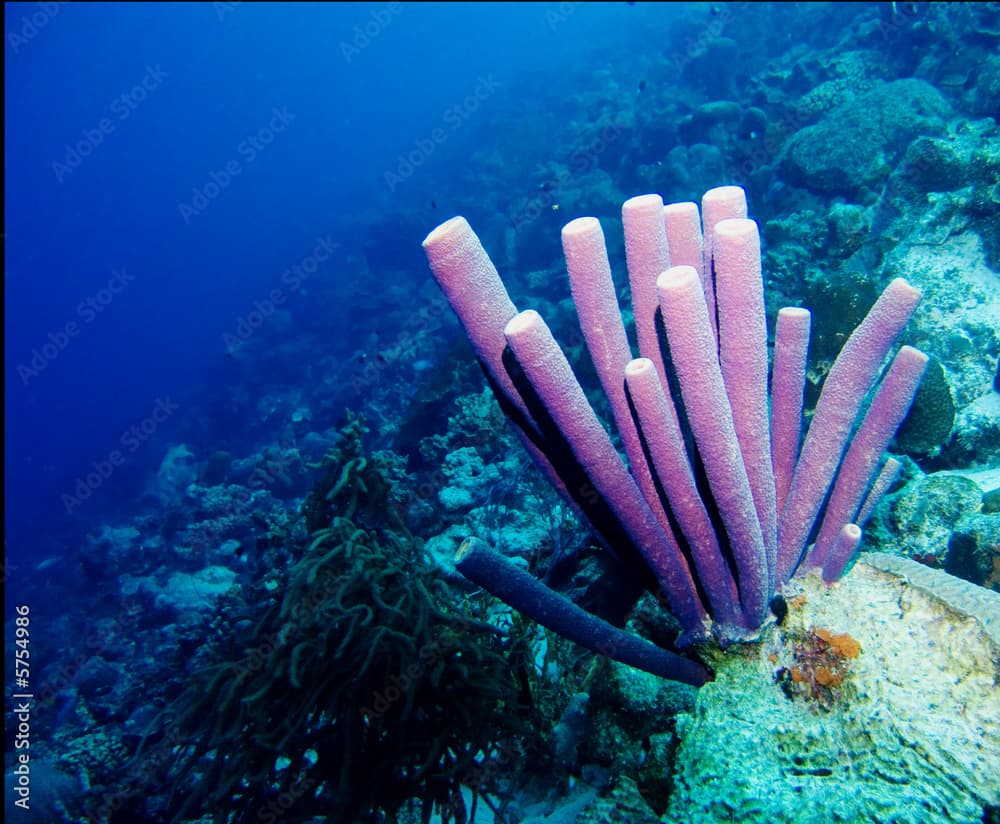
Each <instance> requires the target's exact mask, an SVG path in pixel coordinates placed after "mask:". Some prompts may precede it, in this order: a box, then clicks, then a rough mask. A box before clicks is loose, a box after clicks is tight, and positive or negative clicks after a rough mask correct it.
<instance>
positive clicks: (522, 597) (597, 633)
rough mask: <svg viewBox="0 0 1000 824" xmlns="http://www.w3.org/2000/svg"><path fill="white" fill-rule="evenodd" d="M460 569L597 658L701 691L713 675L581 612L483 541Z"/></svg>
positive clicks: (469, 544)
mask: <svg viewBox="0 0 1000 824" xmlns="http://www.w3.org/2000/svg"><path fill="white" fill-rule="evenodd" d="M455 567H456V568H457V569H458V571H459V572H461V573H462V574H463V575H464V576H465V577H466V578H468V579H469V580H470V581H472V582H473V583H475V584H478V585H479V586H481V587H482V588H483V589H485V590H487V591H489V592H491V593H492V594H493V595H495V596H496V597H497V598H499V599H500V600H501V601H503V602H504V603H506V604H509V605H510V606H512V607H513V608H514V609H516V610H518V612H523V613H524V614H525V615H528V616H530V617H531V618H532V619H534V620H535V621H537V622H538V623H539V624H541V625H542V626H543V627H547V628H548V629H550V630H552V631H553V632H555V633H558V634H559V635H562V636H564V637H565V638H569V639H570V640H571V641H574V642H575V643H577V644H579V645H580V646H581V647H585V648H586V649H589V650H591V651H592V652H597V653H600V654H601V655H607V656H608V657H609V658H613V659H614V660H616V661H621V662H622V663H623V664H628V665H629V666H632V667H637V668H638V669H641V670H645V671H646V672H651V673H653V674H654V675H660V676H662V677H663V678H669V679H671V680H673V681H681V682H683V683H685V684H691V685H692V686H695V687H700V686H701V685H702V684H704V683H705V682H706V681H707V680H708V678H709V675H708V672H707V670H705V668H704V667H702V666H701V665H700V664H698V663H696V662H694V661H690V660H688V659H687V658H682V657H681V656H680V655H675V654H674V653H672V652H668V651H667V650H665V649H662V648H660V647H658V646H656V645H655V644H651V643H650V642H649V641H646V640H644V639H642V638H639V637H638V636H636V635H632V634H631V633H629V632H625V631H624V630H621V629H618V628H617V627H614V626H612V625H611V624H609V623H608V622H607V621H603V620H601V619H600V618H598V617H597V616H596V615H591V614H590V613H589V612H586V611H585V610H582V609H580V607H578V606H577V605H576V604H574V603H573V602H572V601H570V600H569V599H568V598H565V597H563V596H562V595H560V594H559V593H558V592H554V591H553V590H551V589H549V587H547V586H545V585H544V584H542V583H541V582H540V581H538V580H537V579H536V578H534V577H532V576H531V575H530V574H529V573H528V572H526V571H525V570H523V569H521V567H519V566H517V565H516V564H515V563H513V562H512V561H511V560H510V559H509V558H507V557H505V556H503V555H501V554H500V553H499V552H495V551H494V550H493V549H492V548H491V547H490V546H489V544H487V543H486V542H485V541H481V540H479V539H478V538H467V539H466V540H465V541H463V542H462V545H461V546H460V547H459V548H458V551H457V552H456V553H455Z"/></svg>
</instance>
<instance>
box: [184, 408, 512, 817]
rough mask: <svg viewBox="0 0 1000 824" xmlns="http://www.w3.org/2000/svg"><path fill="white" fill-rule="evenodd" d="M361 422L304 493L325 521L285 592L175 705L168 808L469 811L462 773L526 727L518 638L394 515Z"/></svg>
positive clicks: (387, 465)
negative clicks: (515, 660) (494, 621)
mask: <svg viewBox="0 0 1000 824" xmlns="http://www.w3.org/2000/svg"><path fill="white" fill-rule="evenodd" d="M361 432H362V427H361V426H360V422H358V421H352V422H351V423H349V425H348V427H347V428H346V429H345V433H344V438H343V440H342V443H341V444H340V445H339V446H338V448H337V449H336V450H334V453H333V454H336V455H337V456H339V459H340V461H339V463H332V464H331V465H330V466H329V467H325V469H326V470H327V471H325V472H324V475H323V477H322V478H321V480H320V482H319V483H318V485H317V488H316V490H315V494H314V495H312V496H310V501H311V502H312V504H313V505H312V506H307V507H305V509H306V511H307V512H308V513H309V514H310V515H311V517H312V518H313V519H315V520H314V523H317V524H319V522H320V519H321V516H320V515H319V513H320V512H321V511H322V512H323V513H325V515H324V516H323V517H325V518H326V521H325V523H324V524H323V525H322V526H321V528H319V529H318V530H317V531H315V532H314V533H313V534H312V536H311V543H310V544H309V546H308V547H307V548H306V549H305V551H304V552H303V554H302V556H301V558H300V560H298V561H297V562H296V563H295V565H294V566H293V567H292V568H291V569H290V570H289V572H288V575H287V578H286V583H285V585H284V588H283V590H282V591H281V595H280V597H278V598H277V599H275V600H273V601H272V602H271V603H270V604H265V605H264V606H263V607H262V608H261V610H259V617H258V619H257V624H256V627H255V628H254V629H253V631H252V632H251V633H250V634H249V637H248V638H247V640H246V641H245V642H244V643H242V644H239V645H235V647H236V652H235V654H233V653H232V652H230V653H229V654H227V655H224V656H222V657H223V660H220V661H219V662H218V663H216V664H214V665H212V666H210V667H208V668H207V669H205V670H203V671H201V672H198V673H196V674H195V675H194V677H193V678H192V685H191V687H190V689H189V690H188V691H187V692H186V693H185V695H183V696H182V697H181V699H180V700H179V701H178V702H177V704H176V706H175V707H174V708H172V712H173V713H174V714H175V716H176V724H175V728H176V729H177V730H178V731H179V733H180V739H181V744H180V747H179V750H178V753H179V755H178V757H177V759H176V763H175V766H174V769H173V775H172V777H171V779H172V785H173V787H174V795H173V798H172V799H171V802H170V805H169V812H170V816H172V817H173V820H177V821H180V820H184V819H186V818H187V817H189V816H191V815H192V814H194V813H195V812H196V811H197V814H199V815H200V814H201V812H202V811H203V810H211V811H213V815H214V820H215V821H218V822H236V821H257V820H274V818H272V817H269V815H268V811H270V812H271V813H274V814H275V815H277V814H278V813H280V814H281V815H283V816H285V820H288V821H306V820H312V817H313V816H319V817H326V818H327V819H328V820H331V821H352V822H355V821H356V822H369V821H370V822H375V821H396V820H398V819H397V816H398V815H399V813H400V811H401V810H403V809H409V810H411V811H412V810H413V809H415V808H421V810H422V816H423V818H422V820H424V821H427V820H429V818H430V815H431V811H432V809H437V810H438V812H439V814H440V815H441V818H442V820H443V821H456V822H463V823H464V822H465V821H466V820H467V814H468V811H466V810H465V807H464V802H463V801H462V795H461V793H460V791H459V790H460V786H462V785H465V786H469V784H470V781H471V779H470V776H474V775H477V774H478V773H477V770H479V768H481V766H482V764H483V759H484V758H486V759H488V758H490V757H491V755H494V754H496V753H497V752H498V751H499V748H500V747H501V745H504V746H507V744H506V742H508V741H509V740H510V738H511V731H512V730H513V729H516V728H517V725H518V722H517V720H516V718H515V717H514V716H515V715H516V712H515V709H516V707H515V705H516V704H517V702H518V700H519V696H520V692H519V687H518V685H517V684H516V683H515V681H514V679H513V677H512V676H511V675H510V672H511V663H510V661H509V660H508V657H507V656H508V655H509V654H510V651H511V650H510V645H511V643H513V642H508V641H504V640H503V639H502V638H501V637H500V635H499V634H498V633H497V631H496V630H495V629H494V628H493V627H491V626H489V625H487V624H484V623H481V622H479V621H478V620H476V619H475V618H474V617H473V616H471V615H470V614H468V613H467V612H466V611H464V610H463V608H461V607H460V606H459V605H458V604H457V603H456V602H455V600H454V598H453V597H452V596H451V595H450V594H449V593H447V592H446V591H445V589H446V587H445V584H444V582H443V581H442V580H441V578H440V576H439V575H437V574H436V571H435V570H434V569H433V568H432V567H431V566H430V564H428V563H427V562H426V560H425V558H424V554H423V548H422V544H421V543H420V541H419V540H417V539H415V538H414V537H413V536H412V535H410V534H409V533H408V532H406V531H403V530H405V527H403V528H402V530H400V529H399V527H398V526H397V525H396V524H395V522H394V520H393V519H392V518H391V517H390V515H389V512H390V509H391V508H390V506H389V504H390V502H391V498H392V496H393V494H394V492H395V482H394V480H393V478H392V476H391V474H390V470H391V467H392V466H393V465H394V463H395V462H394V461H393V460H392V458H391V457H389V456H387V455H386V454H380V453H375V454H370V455H366V454H365V453H364V452H363V451H362V449H361V447H360V437H361ZM369 496H371V497H372V498H373V500H370V499H369ZM362 500H364V501H365V503H366V504H370V505H371V510H370V511H369V509H368V507H363V506H362V505H361V504H360V501H362ZM320 502H322V503H320ZM349 512H350V513H352V515H353V516H354V517H355V518H358V519H359V520H358V521H356V520H353V519H352V518H351V517H348V515H347V514H346V513H349ZM376 512H380V513H382V517H381V518H376V517H375V516H374V514H373V513H376ZM361 518H365V519H366V520H365V521H364V525H361V523H360V519H361ZM471 789H472V790H473V792H474V793H480V792H485V791H490V792H495V790H496V787H495V780H493V781H491V782H490V783H489V786H484V785H475V786H472V787H471ZM474 797H475V796H474Z"/></svg>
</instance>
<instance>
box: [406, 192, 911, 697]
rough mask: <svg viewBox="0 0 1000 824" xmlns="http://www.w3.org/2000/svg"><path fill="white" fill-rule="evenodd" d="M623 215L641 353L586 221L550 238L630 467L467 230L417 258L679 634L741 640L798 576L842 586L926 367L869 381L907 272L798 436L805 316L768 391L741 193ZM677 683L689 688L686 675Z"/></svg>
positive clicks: (598, 526)
mask: <svg viewBox="0 0 1000 824" xmlns="http://www.w3.org/2000/svg"><path fill="white" fill-rule="evenodd" d="M622 221H623V224H624V230H625V251H626V258H627V264H628V272H629V281H630V287H631V296H632V306H633V310H634V314H635V327H636V336H637V338H638V349H639V353H640V355H641V357H639V358H635V359H633V357H632V352H631V350H630V346H629V342H628V339H627V336H626V332H625V327H624V324H623V322H622V318H621V314H620V312H619V308H618V302H617V297H616V293H615V288H614V284H613V281H612V277H611V267H610V263H609V261H608V255H607V250H606V247H605V242H604V235H603V233H602V231H601V227H600V224H599V223H598V221H597V219H596V218H579V219H577V220H574V221H572V222H571V223H569V224H568V225H567V226H566V227H565V228H564V229H563V232H562V240H563V250H564V253H565V257H566V265H567V268H568V271H569V278H570V284H571V287H572V292H573V299H574V302H575V304H576V308H577V312H578V314H579V317H580V323H581V327H582V330H583V334H584V338H585V340H586V342H587V347H588V349H589V351H590V355H591V358H592V360H593V362H594V366H595V367H596V370H597V374H598V377H599V378H600V381H601V385H602V388H603V389H604V392H605V394H606V395H607V398H608V401H609V404H610V407H611V410H612V414H613V417H614V422H615V425H616V428H617V430H618V434H619V435H620V437H621V442H622V445H623V447H624V451H625V455H626V458H627V462H628V464H627V467H626V463H625V462H624V461H623V460H622V458H621V457H620V455H619V454H618V452H617V450H616V449H615V447H614V446H613V444H612V442H611V439H610V437H609V435H608V433H607V431H606V430H605V428H604V426H603V425H602V423H601V422H600V421H599V420H598V418H597V416H596V415H595V413H594V411H593V409H592V408H591V406H590V404H589V402H588V401H587V398H586V396H585V394H584V392H583V389H582V388H581V387H580V385H579V383H578V382H577V380H576V378H575V376H574V375H573V371H572V369H571V367H570V365H569V363H568V361H567V360H566V358H565V356H564V355H563V353H562V351H561V350H560V348H559V346H558V344H557V343H556V342H555V340H554V339H553V337H552V334H551V333H550V331H549V329H548V327H547V326H546V324H545V322H544V321H543V320H542V318H541V317H540V316H539V315H538V314H537V313H536V312H534V311H532V310H528V311H524V312H520V313H518V312H517V310H516V308H515V307H514V304H513V303H512V302H511V300H510V298H509V297H508V295H507V292H506V290H505V288H504V286H503V283H502V282H501V280H500V277H499V275H498V274H497V270H496V268H495V267H494V266H493V263H492V262H491V261H490V259H489V257H488V255H487V254H486V252H485V250H484V249H483V247H482V245H481V244H480V242H479V239H478V238H477V237H476V235H475V234H474V233H473V231H472V229H471V228H470V227H469V224H468V223H467V222H466V221H465V219H464V218H461V217H456V218H452V219H451V220H449V221H447V222H446V223H444V224H442V225H441V226H439V227H438V228H436V229H435V230H434V231H432V232H431V233H430V234H429V235H428V236H427V238H426V240H425V241H424V249H425V251H426V253H427V257H428V260H429V262H430V266H431V269H432V270H433V272H434V276H435V278H436V279H437V281H438V283H439V285H440V286H441V288H442V290H443V291H444V293H445V295H446V297H447V298H448V301H449V303H450V304H451V306H452V308H453V309H454V310H455V312H456V314H457V315H458V317H459V319H460V320H461V322H462V325H463V327H464V328H465V332H466V334H467V335H468V337H469V339H470V341H471V342H472V345H473V347H474V349H475V351H476V354H477V356H478V358H479V360H480V363H481V364H482V366H483V369H484V371H485V373H486V376H487V380H488V381H489V383H490V385H491V386H492V387H493V390H494V392H495V393H496V395H497V398H498V400H499V402H500V404H501V406H502V408H503V409H504V411H505V413H506V414H507V415H508V417H509V418H510V419H511V421H512V422H513V423H514V426H515V429H516V430H517V432H518V434H519V435H520V436H521V439H522V441H523V442H524V444H525V446H526V447H527V449H528V451H529V452H530V453H531V455H532V456H533V457H534V459H535V460H536V462H537V463H538V464H539V466H540V467H541V468H542V470H543V471H544V472H545V473H546V475H547V476H548V477H549V478H550V480H551V481H552V483H553V484H554V485H555V487H556V488H557V489H558V490H559V492H560V493H561V494H562V496H563V497H564V498H565V499H566V500H567V501H568V502H570V503H571V504H572V505H573V506H574V507H575V509H576V510H577V511H578V512H579V513H580V515H581V516H582V517H583V518H584V520H585V521H586V522H587V523H588V524H589V526H590V527H591V529H592V531H593V532H594V534H595V535H596V536H597V538H598V539H599V540H600V541H601V543H602V544H603V545H604V546H605V547H606V548H607V549H608V550H609V551H610V552H611V553H612V554H614V555H616V556H617V557H618V558H619V559H621V560H622V561H624V562H626V563H628V564H633V565H635V566H636V568H645V567H648V568H649V569H650V570H651V571H652V573H653V574H654V575H655V576H656V579H657V580H658V582H659V586H660V588H661V590H662V592H663V594H664V595H665V597H666V599H667V601H668V603H669V605H670V609H671V611H672V612H673V614H674V615H675V616H676V618H677V619H678V620H679V622H680V623H681V626H682V627H683V630H684V637H683V639H682V640H683V641H685V642H691V641H698V640H703V639H706V638H708V637H710V636H713V635H714V636H715V637H716V638H717V639H718V640H719V641H721V642H722V643H729V642H731V641H733V640H738V639H741V638H746V637H751V636H752V635H753V634H754V633H755V632H756V631H757V630H758V629H759V627H760V626H761V625H762V624H763V623H764V622H765V620H766V618H767V615H768V606H769V603H770V601H771V599H772V598H773V596H774V595H775V594H776V593H778V592H779V591H780V590H781V587H782V585H783V584H785V583H786V582H787V581H788V580H789V579H790V578H791V577H792V576H793V575H795V574H796V573H797V572H799V571H805V570H817V571H818V572H820V573H821V574H822V576H823V578H824V579H825V580H827V581H828V582H832V581H835V580H836V579H838V578H839V577H840V576H841V575H842V574H843V572H844V570H845V569H846V567H847V565H848V564H849V562H850V560H851V558H852V557H853V554H854V552H855V551H856V549H857V546H858V544H859V542H860V540H861V530H860V526H861V525H863V521H864V518H865V517H867V515H868V514H869V513H870V512H871V509H872V505H873V503H874V502H875V499H876V496H878V495H880V494H882V493H883V492H884V491H885V489H886V487H887V486H888V484H887V483H886V482H885V481H886V479H887V478H888V477H889V475H891V473H893V472H894V471H895V469H896V468H897V465H896V464H895V463H890V462H886V463H884V464H882V465H881V469H880V463H881V459H882V455H883V453H884V452H885V449H886V447H887V446H888V444H889V441H890V440H891V438H892V436H893V433H894V432H895V431H896V429H897V427H898V426H899V424H900V422H901V421H902V420H903V418H904V416H905V415H906V412H907V410H908V408H909V406H910V404H911V402H912V400H913V396H914V394H915V392H916V389H917V386H918V384H919V382H920V378H921V376H922V374H923V371H924V368H925V366H926V363H927V357H926V356H925V355H924V354H923V353H921V352H919V351H917V350H916V349H913V348H911V347H908V346H904V347H902V348H901V349H900V350H899V351H898V353H897V354H896V355H895V357H894V358H893V359H892V362H891V364H890V365H889V367H888V368H887V369H886V370H885V374H884V376H883V377H882V379H881V381H879V375H880V373H881V372H882V367H883V364H884V362H885V360H886V358H887V356H888V354H889V352H890V350H891V349H892V347H893V344H894V343H895V341H896V338H897V337H898V335H899V334H900V332H901V331H902V330H903V327H904V326H905V325H906V323H907V321H908V320H909V318H910V316H911V314H912V313H913V311H914V309H915V308H916V305H917V303H918V301H919V299H920V293H919V292H918V291H917V290H916V289H914V288H913V287H911V286H910V285H909V284H908V283H907V282H906V281H904V280H902V279H897V280H895V281H893V282H892V283H890V284H889V285H888V286H887V287H886V288H885V290H884V292H883V293H882V295H881V297H880V298H879V299H878V300H877V301H876V303H875V305H874V306H873V307H872V308H871V310H870V311H869V313H868V315H867V316H866V317H865V319H864V320H863V321H862V323H861V324H860V325H859V326H858V328H857V329H856V330H855V331H854V332H853V334H851V336H850V337H849V338H848V339H847V341H846V343H845V344H844V346H843V349H842V350H841V352H840V355H839V356H838V357H837V359H836V361H835V362H834V364H833V366H832V367H831V369H830V371H829V374H828V375H827V377H826V380H825V382H824V385H823V390H822V393H821V395H820V398H819V401H818V402H817V405H816V410H815V414H814V415H813V418H812V423H811V425H810V427H809V430H808V432H807V433H806V435H805V438H804V439H803V438H802V405H803V404H802V398H803V391H804V386H805V364H806V354H807V348H808V341H809V324H810V314H809V312H808V311H806V310H805V309H799V308H787V309H783V310H781V312H779V314H778V321H777V328H776V330H775V354H774V363H773V368H772V370H771V374H772V377H771V380H770V387H769V386H768V371H769V370H768V348H767V342H768V335H767V328H766V323H765V315H764V296H763V278H762V273H761V262H760V239H759V235H758V231H757V225H756V224H755V223H754V222H753V221H751V220H748V219H747V218H746V197H745V195H744V192H743V190H742V189H739V188H737V187H733V186H727V187H721V188H718V189H712V190H711V191H709V192H708V193H707V194H706V195H705V196H704V198H703V200H702V209H701V214H700V216H699V212H698V207H697V205H696V204H694V203H674V204H669V205H667V206H664V204H663V201H662V200H661V199H660V197H659V196H658V195H644V196H641V197H635V198H632V199H631V200H629V201H627V202H626V203H625V204H624V206H623V208H622ZM873 390H874V392H873ZM465 549H466V551H465V552H463V553H460V555H461V557H460V558H459V560H458V563H457V566H458V569H459V570H460V571H462V572H463V573H465V574H466V575H468V576H469V577H470V578H472V579H473V580H474V581H476V582H477V583H479V584H481V585H482V586H484V587H485V588H487V589H491V588H492V587H493V586H494V581H495V573H496V569H498V568H499V567H498V566H497V565H496V564H495V563H493V562H488V561H487V560H486V557H485V554H484V550H483V548H482V547H477V551H476V552H468V551H467V550H468V546H466V548H465ZM486 570H489V571H491V572H492V573H493V576H494V577H493V579H492V580H491V577H490V575H489V574H486V575H484V574H483V573H484V571H486ZM542 592H543V593H544V598H545V601H544V602H542V601H540V600H539V596H538V595H536V596H534V597H533V598H525V599H519V600H521V601H523V602H524V603H526V604H530V603H534V604H537V605H539V606H538V608H537V610H536V611H537V612H538V614H539V615H544V614H546V613H551V614H559V613H560V612H561V609H562V608H561V607H560V606H559V599H560V598H561V596H559V595H558V594H556V593H554V592H552V591H551V590H546V589H543V590H542ZM515 595H516V593H515ZM508 597H510V593H508ZM522 608H525V606H524V605H523V604H522ZM528 608H529V609H530V608H531V607H528ZM532 617H537V616H534V615H533V616H532ZM542 623H544V620H543V621H542ZM598 634H599V635H600V634H603V630H602V632H601V633H598ZM578 640H580V642H581V643H585V644H588V645H589V646H591V648H597V647H598V646H599V645H600V643H599V640H598V639H596V638H589V639H588V638H581V639H578ZM661 663H662V662H661ZM657 671H659V672H660V674H665V673H664V672H663V668H662V666H659V665H658V670H657ZM673 677H677V678H679V679H681V680H687V681H693V680H696V679H694V678H693V677H692V675H691V674H690V673H689V672H688V671H687V669H686V668H685V667H684V666H683V665H682V664H681V663H680V662H678V664H677V669H676V672H675V673H674V674H673Z"/></svg>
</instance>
